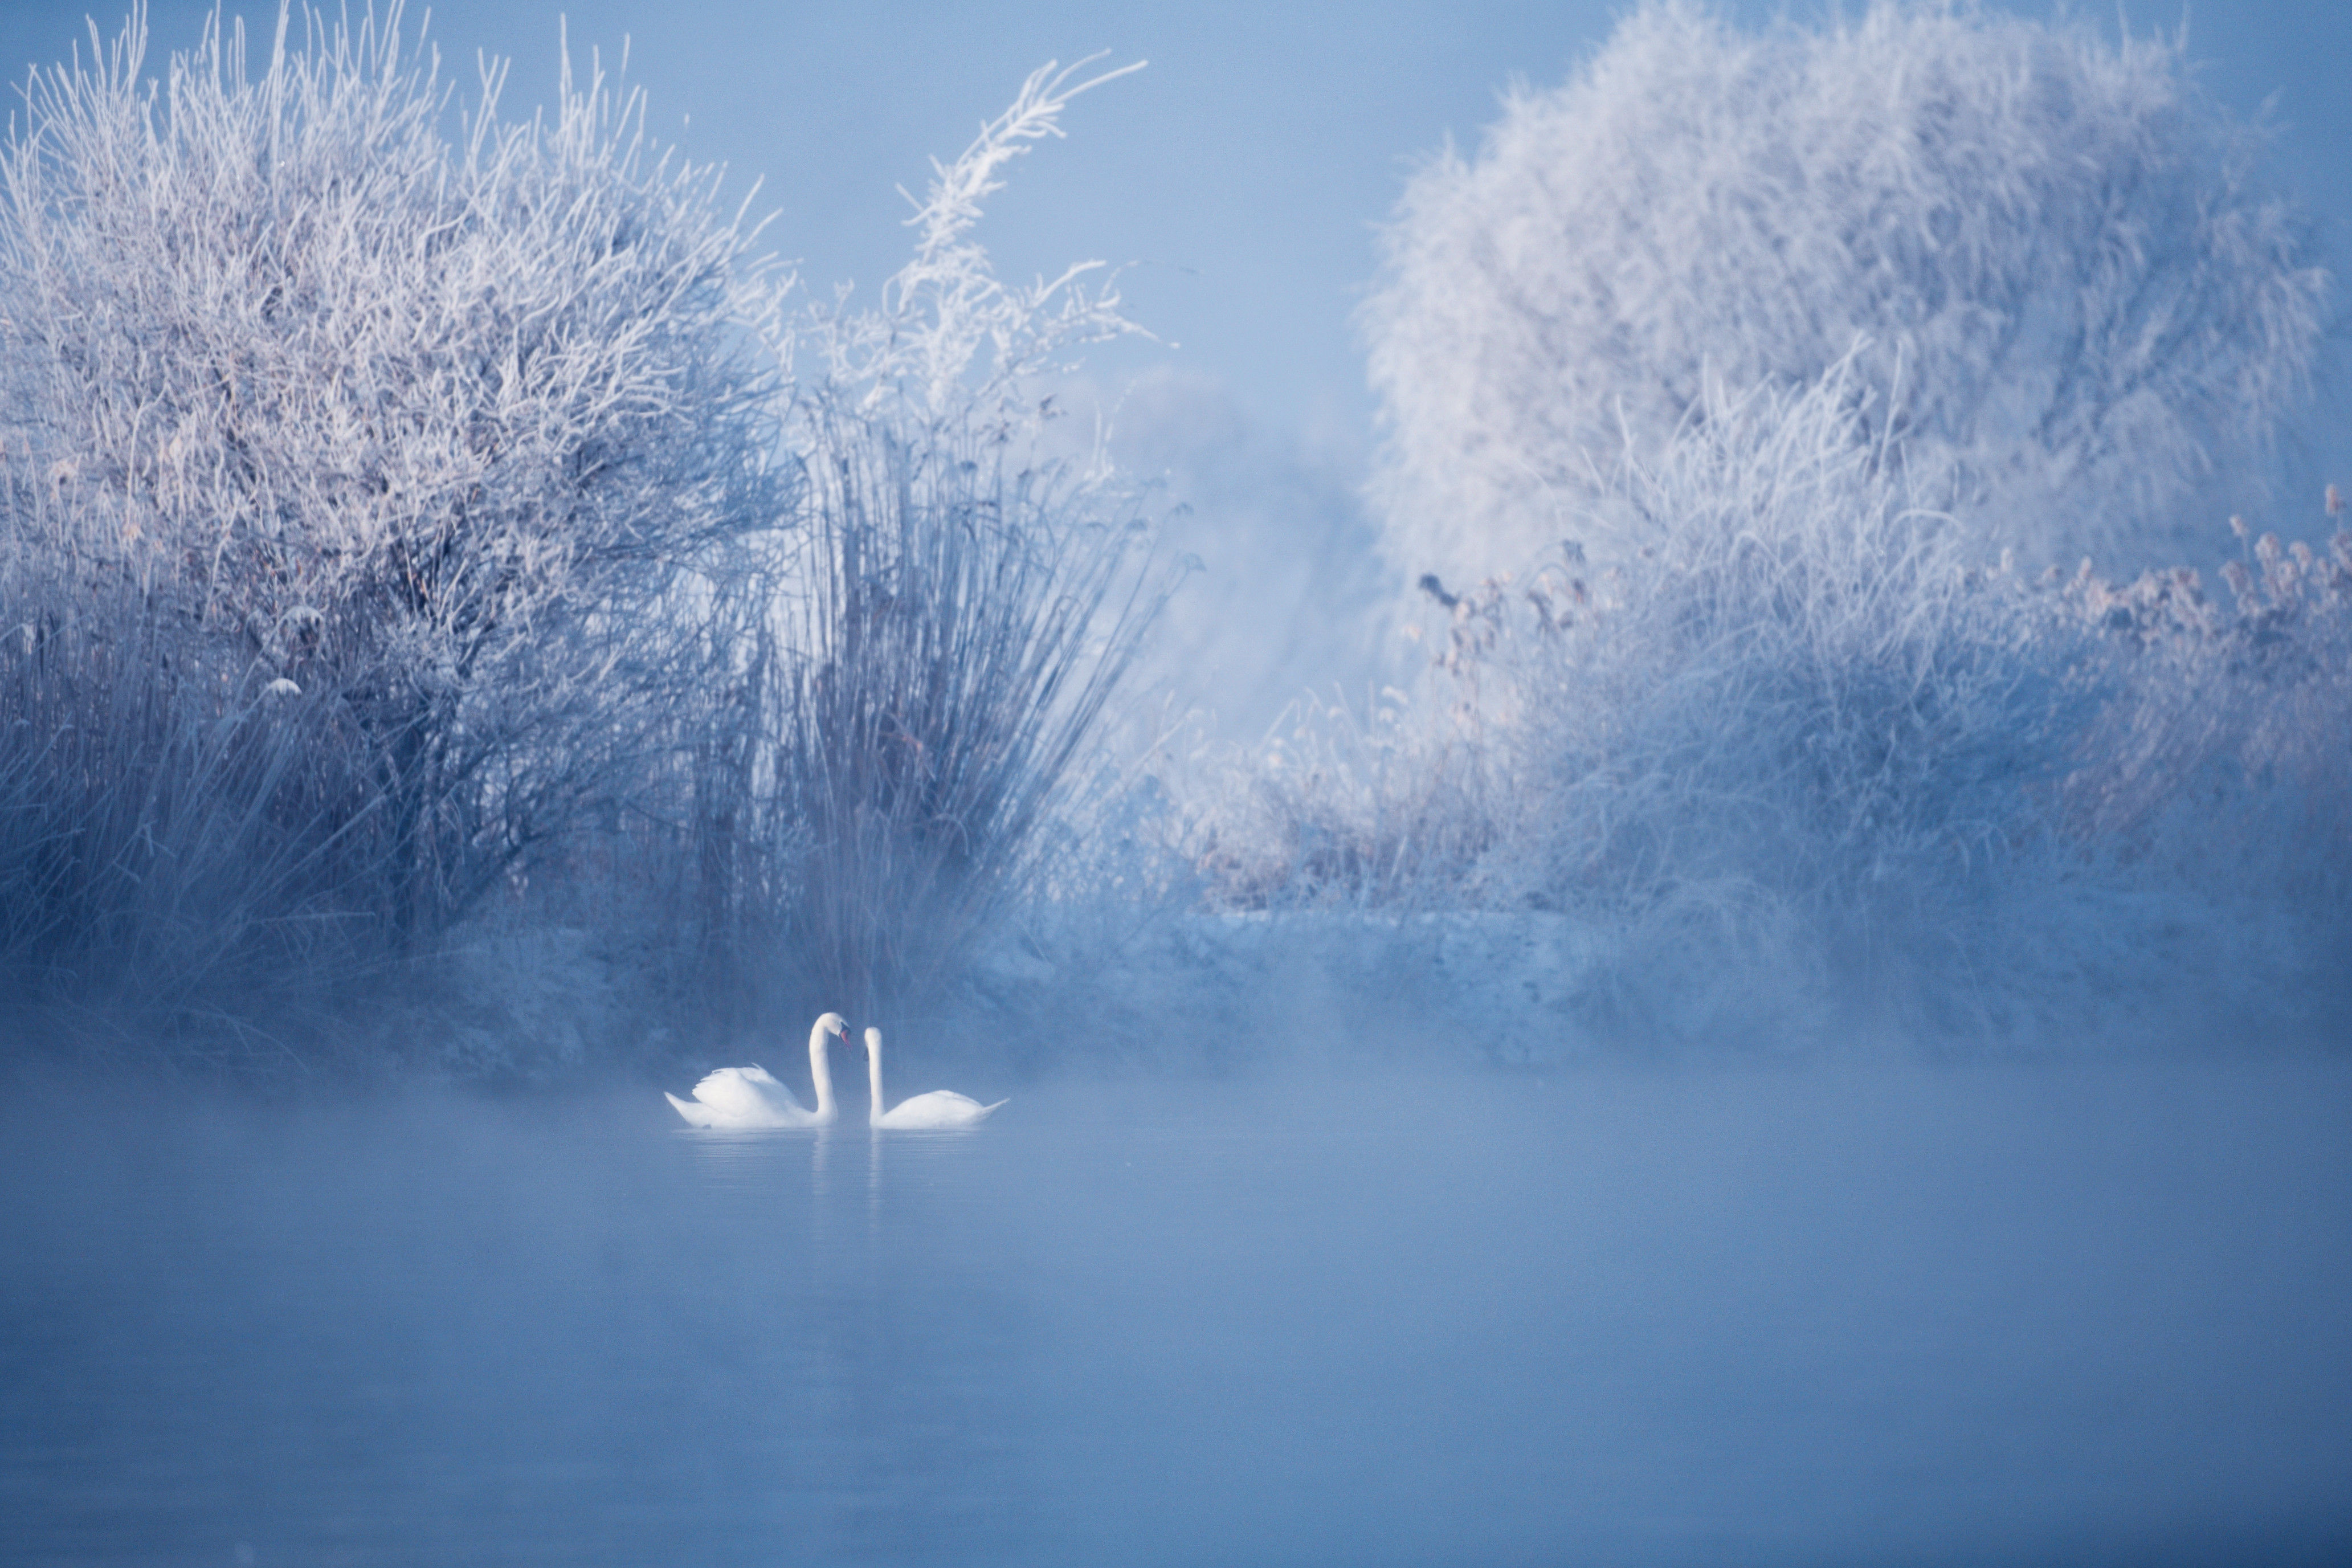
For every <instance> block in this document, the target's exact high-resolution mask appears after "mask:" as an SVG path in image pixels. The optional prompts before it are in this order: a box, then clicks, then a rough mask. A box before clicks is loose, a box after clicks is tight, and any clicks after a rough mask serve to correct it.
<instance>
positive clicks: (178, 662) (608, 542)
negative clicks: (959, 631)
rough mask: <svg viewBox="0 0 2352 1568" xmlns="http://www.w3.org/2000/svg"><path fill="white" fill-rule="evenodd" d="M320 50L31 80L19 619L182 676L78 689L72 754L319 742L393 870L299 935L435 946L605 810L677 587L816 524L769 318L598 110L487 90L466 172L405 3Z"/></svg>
mask: <svg viewBox="0 0 2352 1568" xmlns="http://www.w3.org/2000/svg"><path fill="white" fill-rule="evenodd" d="M291 20H292V19H291V18H290V17H289V16H288V15H287V14H286V13H284V12H282V11H281V14H280V17H279V21H278V34H277V37H276V41H275V43H274V44H273V46H272V47H271V51H270V54H269V57H268V62H267V64H266V66H264V67H262V68H260V69H258V70H255V69H251V68H249V67H248V62H247V58H246V51H245V39H244V35H243V32H242V29H241V27H236V26H231V27H229V28H228V29H226V30H225V29H224V26H223V23H222V20H221V18H220V17H219V16H217V15H215V16H214V17H213V18H212V20H211V21H210V22H209V23H208V24H207V26H206V30H205V35H204V37H203V40H202V42H201V43H200V44H199V45H198V47H196V48H194V50H192V51H189V52H185V53H180V54H175V55H173V57H172V58H171V59H170V60H169V62H168V64H167V66H166V67H165V68H164V70H163V76H162V79H161V80H160V82H159V81H157V80H156V79H152V78H149V77H143V76H142V69H143V68H144V59H145V50H146V47H147V32H146V25H145V19H144V15H143V12H134V13H133V15H132V17H131V21H130V23H129V24H128V25H127V26H125V28H124V29H123V31H122V32H121V35H120V36H119V37H117V38H116V39H115V40H114V41H113V42H112V44H111V45H110V46H108V47H98V40H97V38H96V37H95V35H94V34H93V40H92V42H93V50H94V52H93V55H92V57H91V58H89V60H87V61H85V62H82V63H79V64H77V65H74V66H69V67H63V68H56V69H52V70H47V71H43V72H38V73H37V74H36V75H35V76H34V78H33V79H32V81H31V84H30V88H29V89H28V94H27V99H26V108H25V112H24V115H23V118H22V119H21V120H19V121H17V122H16V129H15V131H14V132H13V134H12V135H11V137H10V139H9V141H8V143H7V145H6V147H5V154H0V400H4V401H0V504H4V505H5V507H6V508H7V510H8V512H9V514H10V515H9V530H10V539H11V546H12V549H13V550H15V551H16V552H19V556H20V562H19V563H20V565H21V566H22V567H23V569H21V570H17V571H16V572H14V573H12V574H11V575H10V579H9V584H8V586H9V590H10V592H11V593H12V595H20V596H18V597H16V598H15V599H14V600H13V601H12V602H11V603H10V604H9V605H6V606H5V615H0V619H5V620H6V621H8V622H9V623H10V624H11V625H14V624H16V623H18V622H20V621H21V622H27V623H31V624H36V625H46V624H50V623H53V622H61V621H71V622H74V623H76V624H78V625H81V626H86V627H88V634H87V635H88V636H89V637H94V638H102V639H104V640H105V642H106V644H107V646H109V647H113V648H116V649H119V650H128V649H131V648H144V649H147V650H148V652H147V653H146V654H145V655H143V656H142V658H143V662H123V661H120V660H119V661H118V663H117V665H116V666H115V667H114V673H113V674H112V675H109V676H105V677H103V678H101V677H100V676H97V675H92V676H91V677H90V678H89V679H90V681H91V682H92V684H89V685H88V686H86V687H85V688H82V689H75V688H73V687H72V686H71V685H70V684H69V682H70V680H71V679H78V678H73V677H68V676H67V675H64V674H60V673H57V672H55V671H54V670H53V671H52V672H51V674H50V675H48V676H45V678H44V679H49V680H50V681H51V684H50V685H49V686H48V687H47V688H46V689H47V692H48V697H47V700H51V701H54V702H58V703H62V704H64V708H63V709H61V710H58V717H60V718H63V717H64V716H66V715H68V714H71V715H72V716H73V722H75V723H76V724H77V725H79V724H84V723H88V724H100V723H107V722H121V721H124V720H123V719H122V715H123V713H124V711H125V710H124V709H123V707H122V703H123V702H124V701H125V700H131V699H126V698H125V696H124V695H123V693H122V692H121V690H119V689H118V688H117V684H116V683H119V682H121V681H125V680H127V681H130V682H131V685H132V687H133V688H134V689H136V688H138V687H139V686H140V684H141V683H142V682H143V683H145V684H146V686H147V687H149V688H152V692H153V694H154V700H155V701H156V702H163V703H167V704H168V703H174V702H179V701H180V700H182V699H183V698H188V699H189V700H191V701H193V703H194V706H193V707H191V708H189V709H188V710H187V712H188V713H191V714H202V715H211V714H215V713H218V714H223V715H226V714H227V713H229V712H230V711H232V710H235V711H239V712H241V711H244V710H245V705H247V704H248V703H250V702H252V701H253V700H256V694H257V693H261V694H268V693H276V694H277V695H276V696H275V697H273V698H271V700H283V701H286V702H290V703H292V704H293V705H294V707H295V708H296V709H298V710H301V711H304V712H312V711H316V712H317V713H318V714H319V715H320V717H319V719H318V724H319V726H320V728H319V730H318V731H317V733H318V734H319V735H320V736H326V735H329V734H331V735H332V737H333V743H334V745H335V746H336V747H339V748H341V750H340V752H338V760H337V763H336V766H337V767H339V768H341V769H344V770H345V773H344V774H343V775H342V776H343V777H344V779H345V783H344V784H339V785H338V786H337V792H335V793H334V795H333V798H334V800H335V801H336V802H338V803H339V804H338V805H337V806H336V808H335V809H337V810H338V811H340V812H341V813H342V814H343V815H342V816H341V818H340V819H339V820H337V822H336V823H335V832H336V833H337V834H339V835H345V836H359V837H366V838H368V839H370V840H371V841H373V842H374V843H376V844H377V845H379V846H380V853H373V854H372V855H370V856H369V857H367V858H364V859H362V860H361V861H358V862H351V863H345V864H343V866H342V869H343V870H344V871H346V872H348V873H350V874H351V875H350V877H349V878H348V879H345V880H343V881H342V882H341V883H340V884H339V885H336V886H334V887H332V888H331V889H325V890H321V891H319V892H318V893H316V894H315V895H313V894H305V895H304V896H303V898H302V899H299V900H294V904H293V905H289V908H288V910H285V911H281V912H282V913H287V914H289V918H290V912H291V910H292V909H293V908H294V907H297V906H299V907H301V908H305V909H307V908H309V907H310V901H313V900H314V899H325V900H327V902H328V904H329V905H331V908H332V909H333V910H334V912H335V914H336V916H337V918H339V919H368V920H373V921H375V922H376V923H377V925H378V927H379V929H380V930H381V931H383V932H385V933H386V934H387V938H388V940H389V941H391V942H393V943H394V945H397V946H405V947H410V948H415V947H416V946H418V945H419V944H424V943H428V942H430V941H431V940H432V938H433V937H434V936H435V934H436V932H437V931H441V930H443V929H445V928H446V926H447V925H448V924H449V922H450V921H453V920H455V919H456V918H457V917H458V916H459V915H461V914H462V913H463V912H464V911H465V910H467V909H468V908H469V907H470V906H471V905H473V904H474V903H475V902H476V901H477V900H478V899H479V898H480V897H481V895H482V894H483V893H484V892H485V891H486V890H487V889H489V888H491V887H493V886H496V885H498V884H499V880H500V879H501V878H503V877H504V876H506V875H507V874H508V873H509V871H510V870H511V869H513V868H516V867H518V865H519V864H520V860H521V859H522V858H523V857H525V856H526V855H527V854H528V853H530V851H531V850H532V849H533V848H534V847H537V846H539V845H541V844H543V843H545V842H547V841H549V840H550V839H551V838H553V837H557V836H559V835H561V834H562V833H563V832H565V831H566V830H567V829H569V828H571V827H572V826H576V825H577V824H578V822H579V821H580V820H581V818H582V814H583V811H584V810H585V809H586V808H587V807H588V806H589V805H591V804H592V803H593V802H594V801H596V800H598V799H599V798H600V797H603V796H605V795H610V794H611V793H612V792H613V790H614V788H615V787H616V784H615V781H616V779H617V778H619V777H620V776H621V774H622V773H625V770H626V768H627V767H628V766H629V765H630V764H631V763H633V762H634V761H635V756H634V753H635V751H636V750H637V746H636V740H635V738H636V737H637V736H638V735H640V734H641V733H642V732H643V731H644V727H645V724H646V721H648V719H649V717H650V716H651V715H652V714H653V713H654V712H655V711H656V710H657V709H658V707H659V701H660V698H661V696H662V694H663V691H664V689H665V687H666V686H667V685H669V684H671V683H672V682H673V681H674V680H675V679H676V678H677V675H678V669H677V663H676V661H677V659H678V658H681V657H683V651H682V649H681V647H679V646H677V645H675V644H674V643H673V642H671V641H670V640H669V637H668V632H669V630H670V628H672V627H673V626H675V624H676V617H675V616H670V615H667V614H665V613H664V610H665V606H667V605H669V604H671V603H673V602H674V600H675V596H676V595H677V594H678V593H679V592H680V591H681V589H680V578H679V574H680V571H681V568H682V566H684V565H685V564H687V563H688V562H689V561H690V560H691V558H693V557H694V556H695V554H696V553H697V552H699V551H702V550H705V549H706V548H708V547H709V546H710V545H711V544H712V543H713V542H715V541H719V540H722V539H724V538H726V537H728V536H730V535H732V534H736V533H739V532H740V531H743V530H745V529H746V528H749V527H751V526H752V525H754V524H757V523H761V522H765V521H769V520H770V519H771V518H772V514H773V512H774V510H776V508H777V507H778V505H779V504H780V503H781V500H782V498H783V497H784V495H785V494H786V491H785V489H783V487H782V486H781V485H780V484H779V482H778V480H777V478H776V476H774V475H773V474H772V472H771V471H770V469H769V463H770V458H771V454H772V447H773V441H774V432H775V428H776V418H775V391H776V378H775V376H774V375H773V374H772V369H771V368H770V367H769V362H767V361H765V360H764V359H763V358H762V355H761V344H760V341H759V339H760V334H761V331H762V330H763V327H764V324H765V322H766V321H767V320H768V318H769V317H770V315H771V314H772V306H773V293H774V291H773V290H772V289H771V288H770V287H769V285H768V284H767V282H766V280H765V279H764V278H763V277H762V276H761V269H760V268H759V267H758V266H756V265H754V264H752V263H751V259H750V257H749V246H750V243H751V236H750V235H749V234H748V233H747V232H746V231H745V230H744V229H743V228H742V227H741V226H740V225H739V223H738V222H737V221H736V218H735V217H734V216H733V215H730V214H729V213H727V212H725V211H723V210H721V209H719V207H718V206H717V205H715V197H716V190H715V175H714V174H712V173H711V172H709V171H706V170H701V169H697V168H694V167H691V166H688V165H687V164H685V163H681V162H678V161H677V160H676V159H674V158H672V157H669V156H667V155H664V154H660V153H657V152H656V150H655V149H654V148H652V147H651V146H650V145H649V144H648V143H647V142H646V141H645V139H644V136H643V133H642V128H641V118H640V110H641V108H642V106H641V104H640V103H639V102H638V101H637V100H635V98H634V97H631V98H626V99H616V97H615V94H614V90H613V89H611V88H610V87H609V86H608V84H607V83H606V82H605V81H604V79H602V77H601V76H597V75H592V76H591V77H590V78H589V79H586V80H584V81H579V80H575V79H572V76H571V74H570V72H569V69H568V68H567V70H566V73H565V76H564V79H563V81H562V86H561V89H560V92H559V95H558V98H557V100H556V102H555V104H554V105H553V107H552V108H551V110H549V111H548V112H546V113H544V114H541V115H538V116H534V117H532V118H530V119H527V120H520V121H507V120H502V119H501V118H500V116H499V109H498V100H499V89H500V88H501V86H502V83H503V68H502V67H492V68H489V69H488V71H487V73H486V75H485V78H484V80H483V83H482V89H481V94H480V98H479V100H478V102H476V103H474V104H472V105H470V106H467V108H466V109H465V110H464V113H463V116H462V127H461V129H459V131H458V132H457V137H456V139H455V140H454V141H453V140H452V139H451V136H450V134H449V133H448V132H449V131H450V128H451V127H452V125H453V123H455V121H454V120H453V112H454V111H453V109H452V100H451V94H450V91H449V89H447V88H446V87H445V86H444V85H443V84H442V83H441V81H440V79H439V77H438V75H437V71H436V63H435V61H434V59H433V58H432V56H431V55H430V54H429V53H423V52H419V50H418V48H417V47H415V46H413V45H412V44H410V43H408V42H406V41H404V38H403V36H402V31H401V27H402V12H401V8H400V6H399V5H397V4H396V3H395V4H393V5H388V6H387V7H386V8H385V9H384V10H383V12H382V13H381V14H380V15H379V14H373V13H371V14H369V15H367V16H363V17H362V20H360V21H359V22H357V23H356V24H352V23H349V22H347V21H346V22H330V21H328V20H326V19H325V18H323V17H321V16H317V15H315V14H307V13H306V14H304V15H303V16H302V17H301V18H300V22H299V27H300V29H301V33H302V36H301V37H289V33H290V32H292V31H293V30H294V29H293V27H292V26H289V22H291ZM36 516H37V517H38V520H39V521H38V524H37V526H36V524H35V521H34V520H35V518H36ZM26 557H37V559H33V560H30V561H27V560H26ZM95 580H103V581H104V582H105V583H106V584H108V585H109V586H108V589H107V591H106V592H104V593H100V594H98V595H95V596H89V595H87V584H89V583H90V582H92V581H95ZM24 595H28V596H24ZM91 616H114V617H118V622H119V624H113V625H105V626H99V625H94V624H92V623H91V620H90V617H91ZM92 646H95V644H93V645H92ZM87 668H90V669H93V670H94V669H95V668H96V666H94V665H93V666H88V667H87ZM199 672H201V673H202V677H203V679H206V680H213V679H217V681H218V682H219V687H218V689H210V688H207V689H205V691H204V692H203V693H202V694H201V696H194V697H192V696H191V695H190V692H191V682H192V681H194V680H196V679H198V677H199ZM59 682H66V683H67V684H58V683H59ZM144 700H145V699H144V698H139V699H137V700H136V701H144ZM77 705H79V709H78V708H77ZM135 705H136V702H135V701H134V706H135ZM173 722H174V723H177V722H180V721H179V720H177V719H175V720H174V721H173ZM189 722H194V720H189ZM138 733H140V734H145V733H146V731H138ZM110 743H111V742H110ZM132 743H133V742H132V738H131V734H129V733H126V735H125V736H123V737H122V738H121V745H123V746H130V745H131V744H132ZM140 743H145V742H140ZM176 743H177V742H168V741H166V740H164V739H163V738H161V736H160V734H159V735H158V737H157V738H156V739H155V740H154V744H156V745H158V746H162V747H163V748H164V751H163V752H156V753H154V754H153V755H151V756H149V757H147V758H146V760H145V761H144V762H143V763H140V764H139V765H140V766H142V767H145V768H147V769H149V770H150V771H158V772H160V773H168V772H170V771H172V770H173V768H176V767H178V766H180V765H181V764H179V763H172V762H168V761H166V760H165V757H166V753H168V752H169V749H170V746H171V745H173V744H176ZM264 793H265V794H266V793H267V792H264ZM255 798H256V799H258V798H260V797H259V796H257V797H255ZM31 820H32V819H31V818H26V817H24V816H17V817H14V818H11V819H10V822H9V824H8V825H7V826H5V828H0V831H5V832H17V831H27V832H29V831H34V829H32V828H30V827H26V826H22V825H24V824H26V823H28V822H30V821H31ZM215 848H216V849H217V852H218V853H220V854H223V855H230V854H231V852H230V851H229V849H228V848H227V847H226V845H223V846H217V847H215ZM232 858H233V856H232ZM362 871H363V872H364V875H362ZM262 885H264V886H267V885H268V884H267V882H266V880H265V882H264V883H263V884H262ZM51 923H52V925H53V926H54V925H55V924H56V922H55V921H52V922H51ZM59 929H62V928H59ZM111 929H112V928H111V927H110V926H108V925H106V924H105V922H103V921H100V922H99V923H97V924H92V925H89V926H88V927H87V929H86V930H85V931H84V932H83V934H82V936H81V937H80V938H79V940H81V941H83V942H86V943H87V944H89V945H90V946H92V947H98V946H107V947H109V948H113V947H115V946H116V939H115V937H114V936H112V935H110V934H108V933H109V932H110V931H111Z"/></svg>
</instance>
